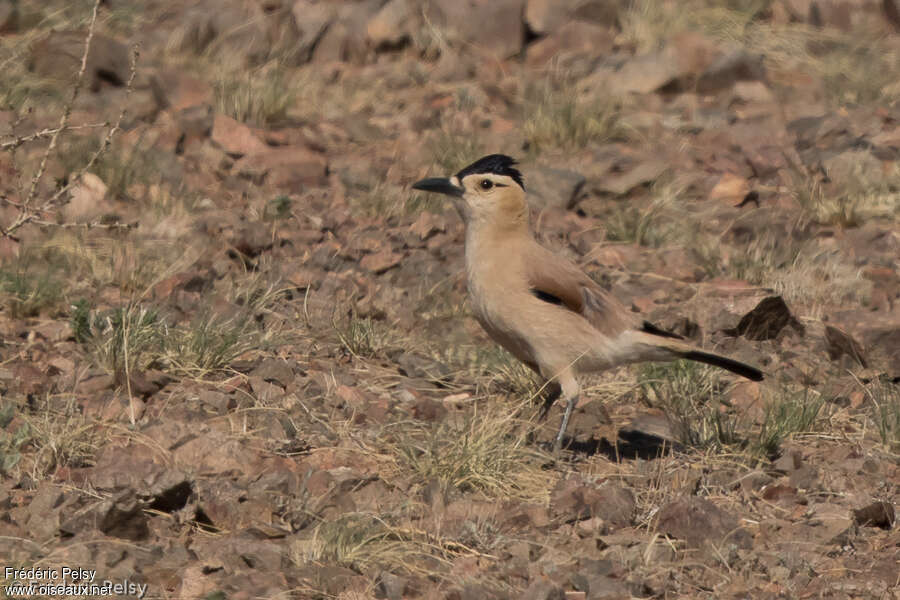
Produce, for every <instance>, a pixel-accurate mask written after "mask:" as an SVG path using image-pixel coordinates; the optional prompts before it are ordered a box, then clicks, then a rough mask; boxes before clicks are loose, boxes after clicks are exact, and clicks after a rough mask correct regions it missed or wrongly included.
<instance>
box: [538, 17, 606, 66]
mask: <svg viewBox="0 0 900 600" xmlns="http://www.w3.org/2000/svg"><path fill="white" fill-rule="evenodd" d="M614 42H615V32H614V31H613V30H612V29H611V28H609V27H604V26H601V25H596V24H594V23H585V22H583V21H569V22H567V23H565V24H563V25H562V26H561V27H559V28H558V29H556V30H555V31H553V33H551V34H550V35H548V36H547V37H544V38H541V39H539V40H537V41H536V42H534V43H532V44H530V45H529V46H528V48H527V49H526V51H525V61H526V63H527V64H528V65H529V66H532V67H540V66H544V65H546V64H547V63H549V62H550V61H551V60H553V59H564V58H569V57H579V56H586V57H590V58H592V59H594V58H596V57H598V56H602V55H604V54H607V53H609V52H611V51H612V49H613V45H614Z"/></svg>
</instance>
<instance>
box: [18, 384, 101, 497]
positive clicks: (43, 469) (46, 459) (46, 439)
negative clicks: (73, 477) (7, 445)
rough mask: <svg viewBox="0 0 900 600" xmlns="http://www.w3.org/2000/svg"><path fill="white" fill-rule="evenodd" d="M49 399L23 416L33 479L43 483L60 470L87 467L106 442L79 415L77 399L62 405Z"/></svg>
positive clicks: (55, 399) (88, 422)
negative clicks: (30, 451)
mask: <svg viewBox="0 0 900 600" xmlns="http://www.w3.org/2000/svg"><path fill="white" fill-rule="evenodd" d="M59 400H60V399H59V398H54V397H50V396H48V397H46V398H44V401H43V402H42V403H40V404H39V406H38V407H37V409H36V410H34V411H33V412H31V413H28V414H23V415H22V416H23V420H24V422H25V425H24V427H25V428H26V431H27V440H28V442H27V443H28V445H30V446H31V447H32V448H33V450H34V453H33V454H32V455H31V456H30V460H31V471H32V472H31V476H32V478H33V479H35V480H39V479H43V478H44V477H46V476H48V475H50V474H52V473H53V472H54V471H56V470H57V469H59V468H60V467H64V466H68V467H74V468H80V467H86V466H89V465H90V464H91V461H92V459H93V456H94V455H95V454H96V452H97V449H98V448H99V447H100V445H101V443H102V442H103V440H102V436H101V431H100V428H98V427H97V424H96V423H94V422H91V421H89V420H88V419H87V418H86V417H85V416H84V415H83V414H82V413H81V411H80V409H79V407H78V404H77V403H76V401H75V399H74V398H68V399H65V400H63V401H62V402H59Z"/></svg>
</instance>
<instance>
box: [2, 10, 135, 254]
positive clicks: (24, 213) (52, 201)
mask: <svg viewBox="0 0 900 600" xmlns="http://www.w3.org/2000/svg"><path fill="white" fill-rule="evenodd" d="M99 3H100V0H96V2H95V4H94V11H93V14H92V17H91V25H90V29H89V30H88V34H87V37H86V38H85V52H84V54H83V56H82V63H81V70H80V71H79V73H78V77H77V79H76V83H75V89H74V90H73V93H72V98H71V100H70V101H69V103H68V104H67V105H66V107H65V109H64V110H63V117H62V119H61V120H60V125H59V126H58V127H57V128H56V129H50V130H44V131H41V132H37V133H35V134H32V135H31V136H27V138H17V139H15V140H13V141H12V142H7V143H6V144H4V145H3V146H2V148H3V149H5V148H6V147H7V145H9V147H10V148H11V149H13V150H15V148H16V147H18V146H19V145H21V143H24V142H27V141H31V139H37V138H39V137H47V136H50V144H49V146H48V147H47V150H46V151H45V152H44V155H43V157H42V159H41V164H40V166H39V168H38V171H37V172H36V173H35V176H34V177H33V178H32V181H31V188H30V190H29V192H28V195H27V196H26V198H25V200H24V201H23V202H21V203H13V202H12V201H10V200H8V199H4V200H5V201H6V202H8V203H11V204H15V205H16V206H18V207H19V211H20V212H19V215H18V216H17V217H16V220H15V221H14V222H13V223H12V224H11V225H10V226H9V227H7V228H6V229H3V228H2V227H0V235H3V236H6V237H10V236H11V235H12V234H13V232H15V231H16V230H17V229H19V228H20V227H22V226H23V225H25V224H27V223H32V222H37V223H39V224H42V225H56V226H59V224H56V223H50V222H49V221H42V220H40V219H39V217H38V215H39V214H40V213H43V212H46V211H48V210H51V209H53V208H58V206H59V205H60V204H63V202H61V199H62V198H63V196H64V195H65V194H66V193H67V192H69V190H71V189H72V186H74V185H75V184H76V183H78V182H79V181H81V178H82V177H83V176H84V174H85V173H87V172H88V170H90V169H91V168H92V167H93V166H94V165H95V164H96V163H97V160H98V159H99V158H100V157H101V156H103V154H104V153H105V152H107V151H108V150H109V147H110V145H111V144H112V140H113V138H114V137H115V135H116V134H117V133H118V132H119V131H121V128H122V121H123V120H124V119H125V115H126V114H127V113H128V99H129V98H130V97H131V92H132V89H133V87H134V78H135V75H136V74H137V59H138V56H139V53H138V50H137V48H134V49H133V50H132V54H131V67H130V72H129V76H128V82H127V84H126V88H125V99H124V101H123V104H122V110H121V111H120V112H119V116H118V118H117V119H116V122H115V123H114V124H113V125H112V127H110V128H109V130H108V131H107V132H106V136H104V138H103V142H102V143H101V144H100V147H99V148H98V149H97V150H96V151H95V152H94V153H93V154H92V155H91V157H90V159H88V161H87V163H85V165H84V166H82V167H81V168H80V169H79V170H78V172H77V173H75V174H74V175H72V176H70V177H69V180H68V182H67V183H66V184H65V185H64V186H62V187H60V188H59V189H58V190H56V192H54V194H53V195H52V196H50V198H49V199H47V201H46V202H44V203H43V204H42V205H41V206H39V207H34V206H32V202H33V200H34V198H35V196H36V194H37V185H38V183H39V181H40V179H41V178H42V177H43V174H44V171H45V170H46V166H47V160H48V158H49V156H50V153H51V152H52V151H53V150H54V148H55V147H56V143H57V140H58V138H59V135H60V133H62V132H63V131H66V130H71V129H81V128H88V127H94V126H96V125H79V126H75V127H72V126H69V125H68V119H69V115H70V114H71V112H72V104H74V102H75V100H76V99H77V97H78V90H79V89H80V88H81V85H82V80H83V78H84V72H85V70H86V67H87V56H88V52H89V51H90V40H91V38H92V37H93V31H94V24H95V21H96V17H97V7H98V6H99ZM101 126H103V125H101ZM105 126H109V125H108V124H105ZM20 139H22V140H24V141H22V142H21V143H20V142H19V140H20ZM63 226H81V225H80V224H74V225H72V224H64V225H63ZM87 226H88V227H106V228H109V229H113V228H117V229H130V228H131V227H132V226H131V225H122V224H112V225H104V224H100V223H92V224H87Z"/></svg>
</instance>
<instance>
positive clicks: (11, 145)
mask: <svg viewBox="0 0 900 600" xmlns="http://www.w3.org/2000/svg"><path fill="white" fill-rule="evenodd" d="M101 127H109V122H108V121H107V122H106V123H85V124H83V125H69V126H68V127H66V131H77V130H79V129H100V128H101ZM60 133H62V131H61V130H60V128H59V127H56V128H55V129H43V130H41V131H36V132H34V133H31V134H29V135H23V136H21V137H13V139H12V140H10V141H8V142H3V143H2V144H0V150H13V149H15V148H18V147H19V146H21V145H23V144H27V143H28V142H33V141H35V140H39V139H41V138H46V137H50V136H53V135H58V134H60ZM11 137H12V136H11Z"/></svg>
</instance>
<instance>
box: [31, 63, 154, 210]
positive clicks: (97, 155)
mask: <svg viewBox="0 0 900 600" xmlns="http://www.w3.org/2000/svg"><path fill="white" fill-rule="evenodd" d="M138 56H139V53H138V50H137V48H134V49H133V50H132V51H131V67H130V69H131V71H130V74H129V76H128V83H127V84H126V88H125V100H124V101H123V103H122V110H121V111H120V112H119V116H118V118H117V119H116V122H115V124H114V125H113V126H112V127H110V129H109V131H107V132H106V137H104V138H103V143H101V144H100V147H99V148H97V150H96V152H94V153H93V154H92V155H91V158H90V160H88V162H87V163H86V164H85V165H84V166H83V167H81V169H79V170H78V173H76V174H75V175H74V176H73V177H69V181H68V182H67V183H66V185H64V186H63V187H61V188H60V189H58V190H57V191H56V193H54V194H53V195H52V196H51V197H50V199H49V200H47V202H45V203H44V205H43V206H42V207H41V209H40V210H42V211H43V210H48V209H50V208H52V207H53V206H54V205H55V204H56V203H57V202H58V201H59V199H60V198H61V197H62V196H63V194H65V193H66V192H68V191H69V190H70V189H71V188H72V186H73V185H75V184H76V183H78V182H79V181H81V178H82V177H84V174H85V173H87V172H88V170H90V168H91V167H93V166H94V164H95V163H96V162H97V159H99V158H100V157H101V156H103V154H104V153H105V152H106V151H107V150H109V147H110V145H111V144H112V140H113V137H115V135H116V134H117V133H119V131H120V130H121V129H122V121H123V120H124V119H125V115H126V114H128V99H129V98H130V97H131V90H132V88H133V85H134V76H135V74H136V73H137V59H138Z"/></svg>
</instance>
